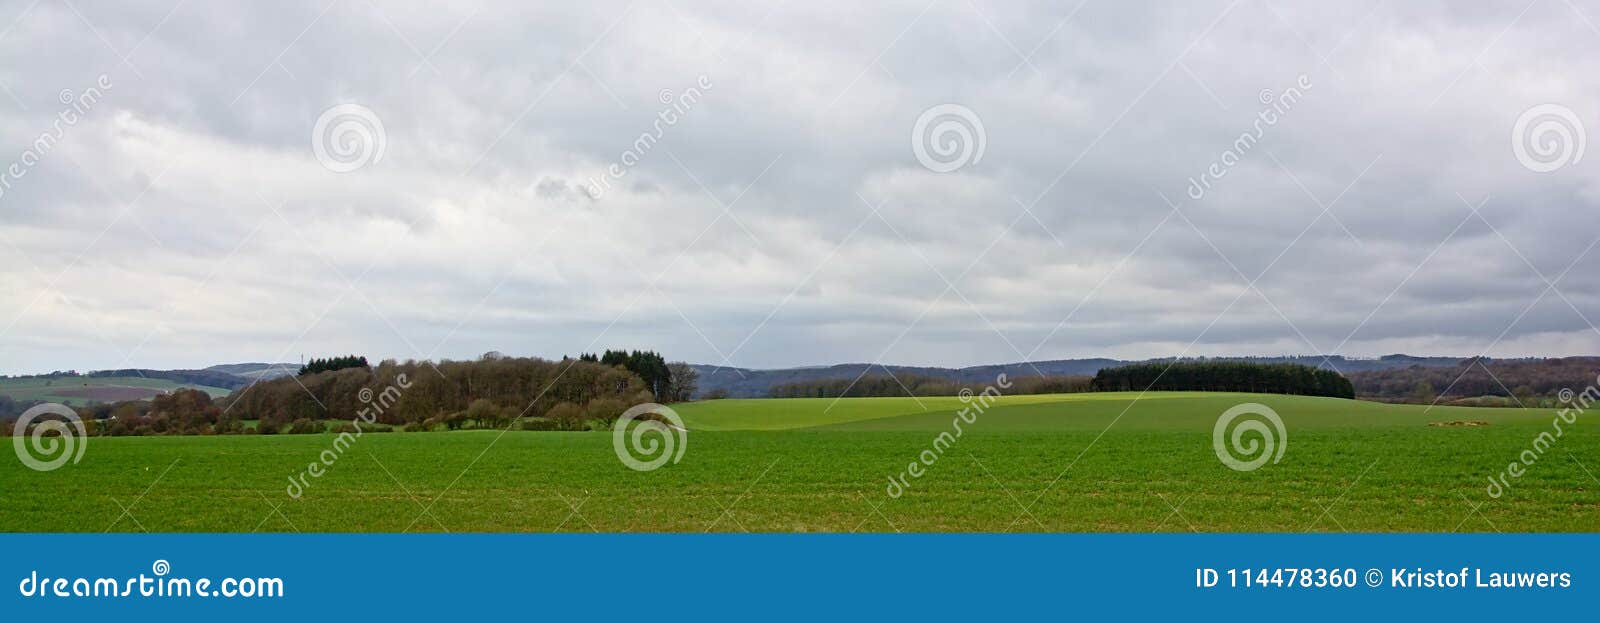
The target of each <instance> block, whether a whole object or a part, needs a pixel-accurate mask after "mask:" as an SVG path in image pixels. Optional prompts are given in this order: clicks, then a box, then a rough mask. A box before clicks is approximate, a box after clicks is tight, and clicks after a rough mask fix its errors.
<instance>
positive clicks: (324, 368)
mask: <svg viewBox="0 0 1600 623" xmlns="http://www.w3.org/2000/svg"><path fill="white" fill-rule="evenodd" d="M366 367H370V366H368V364H367V358H366V357H358V356H356V355H345V356H343V357H329V358H327V359H312V360H311V361H309V362H306V363H305V364H304V365H302V366H300V376H306V375H308V374H316V373H318V372H332V371H335V370H343V369H345V368H366Z"/></svg>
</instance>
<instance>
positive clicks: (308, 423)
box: [284, 418, 327, 435]
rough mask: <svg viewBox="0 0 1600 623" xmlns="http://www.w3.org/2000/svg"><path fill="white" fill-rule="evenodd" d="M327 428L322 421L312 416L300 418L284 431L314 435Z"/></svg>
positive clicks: (292, 433)
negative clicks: (311, 417)
mask: <svg viewBox="0 0 1600 623" xmlns="http://www.w3.org/2000/svg"><path fill="white" fill-rule="evenodd" d="M326 430H327V427H326V426H323V425H322V423H321V422H318V421H316V420H313V419H310V418H300V419H298V420H295V421H294V423H292V424H290V425H289V429H288V430H286V431H284V432H286V433H288V434H290V435H314V434H316V433H320V432H324V431H326Z"/></svg>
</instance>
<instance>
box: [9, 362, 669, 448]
mask: <svg viewBox="0 0 1600 623" xmlns="http://www.w3.org/2000/svg"><path fill="white" fill-rule="evenodd" d="M618 353H620V354H621V356H620V357H619V356H618ZM364 361H365V358H364V357H356V356H350V357H334V358H330V359H313V360H312V361H311V362H310V363H308V364H306V368H307V371H306V373H305V374H303V375H297V376H290V377H281V378H276V379H271V380H262V381H260V382H257V383H254V384H251V385H250V386H248V387H245V388H243V389H240V390H238V391H235V392H234V393H233V394H232V395H230V396H228V397H226V398H222V399H219V400H213V399H212V398H211V396H210V395H209V394H206V393H205V392H202V391H198V390H191V389H180V390H176V391H173V392H170V393H167V394H163V395H160V396H156V397H155V398H154V399H152V400H150V401H127V402H119V403H110V404H95V405H91V406H89V407H84V408H81V409H79V410H78V411H79V414H80V416H81V417H82V418H83V420H84V423H85V426H86V428H87V429H88V430H89V432H90V433H91V434H101V435H162V434H233V433H240V434H279V433H320V432H325V431H330V430H331V431H333V432H339V431H342V430H351V429H353V428H355V427H359V428H360V430H362V431H364V432H384V431H389V430H397V429H402V430H406V431H428V430H455V429H461V428H505V427H508V426H510V425H513V424H515V425H518V426H520V427H521V428H523V429H525V430H597V429H609V427H610V426H611V424H612V422H614V421H615V420H616V418H617V417H619V416H620V415H621V414H622V413H623V412H624V411H626V410H627V409H629V408H631V407H633V406H634V405H637V404H642V403H647V402H674V401H679V400H687V399H688V398H689V397H690V396H692V395H694V393H695V391H696V387H695V384H696V382H697V376H698V375H697V374H696V373H695V372H694V370H693V369H692V368H690V367H689V366H688V364H682V363H667V362H666V361H665V360H664V359H662V358H661V356H660V354H659V353H654V352H649V351H633V352H627V353H624V352H623V351H608V352H607V356H605V357H602V356H580V357H579V358H577V359H573V358H563V359H562V360H561V361H551V360H546V359H540V358H514V357H504V356H500V355H499V354H497V353H491V354H490V355H486V356H484V357H483V358H481V359H478V360H475V361H448V360H447V361H440V362H437V363H435V362H429V361H405V362H399V361H395V360H392V359H391V360H385V361H383V362H380V363H379V364H378V365H377V366H368V365H365V364H364V363H362V362H364ZM602 361H610V362H612V363H602ZM630 365H633V366H635V367H637V368H639V369H641V370H644V371H645V372H646V373H648V374H650V375H651V376H650V379H651V381H650V382H649V383H647V382H646V381H645V379H644V378H642V377H641V375H640V374H639V373H637V372H635V371H634V370H633V369H630V368H629V367H628V366H630ZM313 369H315V371H312V370H313ZM6 406H7V407H8V408H10V407H12V406H14V405H6Z"/></svg>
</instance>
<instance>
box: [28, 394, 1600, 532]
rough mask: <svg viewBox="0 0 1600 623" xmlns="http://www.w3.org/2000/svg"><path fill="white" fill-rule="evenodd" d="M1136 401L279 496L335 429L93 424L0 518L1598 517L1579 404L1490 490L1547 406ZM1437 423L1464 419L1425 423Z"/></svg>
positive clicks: (368, 465)
mask: <svg viewBox="0 0 1600 623" xmlns="http://www.w3.org/2000/svg"><path fill="white" fill-rule="evenodd" d="M1137 396H1138V395H1137V394H1133V393H1101V394H1063V395H1048V396H1007V397H1003V398H1000V399H999V400H998V401H997V402H996V403H995V404H994V405H993V406H992V407H990V408H988V409H987V410H985V411H984V412H983V413H981V414H980V415H978V416H977V417H976V418H975V420H974V421H973V422H972V423H971V424H963V425H962V434H961V435H960V436H959V437H957V438H955V439H954V441H953V443H948V444H946V445H944V446H942V447H941V448H939V449H938V451H937V452H935V453H934V455H933V456H934V460H933V461H932V462H929V463H927V464H926V467H925V473H923V474H922V475H921V476H920V477H911V476H903V473H904V472H906V471H907V469H908V465H909V464H910V463H913V462H918V461H919V457H922V456H926V455H925V454H924V453H925V452H927V451H930V450H933V449H934V448H935V444H934V440H935V438H936V437H937V436H939V435H940V434H941V433H944V432H953V429H952V421H953V420H954V419H955V411H956V410H957V409H960V408H961V407H963V406H964V405H965V403H963V402H961V401H960V400H959V399H957V398H921V399H913V398H856V399H844V400H839V401H837V402H835V401H833V400H829V399H763V400H718V401H708V402H696V403H686V404H680V405H675V406H674V408H675V409H676V410H677V411H678V413H680V414H681V415H682V417H683V419H684V422H685V424H686V426H687V428H688V429H689V431H690V432H689V433H687V440H688V441H687V444H688V445H687V448H686V450H685V452H684V455H683V458H682V460H681V461H680V462H678V463H675V464H668V465H666V466H664V467H662V468H660V469H658V470H655V471H651V472H636V471H633V470H630V469H628V468H627V467H625V466H624V465H623V464H622V463H621V462H620V461H619V460H618V458H617V456H616V454H615V452H614V451H613V447H612V435H611V434H610V433H609V432H597V433H587V432H528V431H520V430H513V431H509V432H503V433H502V432H499V431H460V432H432V433H382V434H377V433H374V434H367V435H363V436H362V437H360V438H359V439H357V440H356V441H355V442H354V443H353V444H352V445H350V446H349V447H348V448H344V449H341V450H338V451H337V453H336V455H335V460H334V462H333V465H332V467H330V468H328V470H327V472H326V473H325V474H324V475H322V476H320V477H309V478H306V479H305V482H306V483H307V484H306V485H305V486H304V487H303V491H301V493H302V495H300V497H298V498H294V497H291V496H290V495H289V494H288V493H287V492H286V489H287V488H288V485H289V482H290V478H291V477H299V476H300V475H301V474H302V473H303V472H305V471H306V469H307V464H308V463H311V462H313V461H317V460H318V456H319V454H321V453H323V452H324V451H328V450H330V449H333V448H334V436H333V435H276V436H256V435H233V436H217V437H200V436H189V437H116V438H111V437H96V438H91V439H90V440H89V441H88V443H89V447H88V448H87V451H86V453H85V456H84V458H83V460H82V462H80V463H78V464H75V465H67V466H65V467H63V468H61V469H58V470H56V471H52V472H35V471H32V470H29V469H27V468H26V467H24V466H23V465H21V464H20V462H18V461H6V462H5V465H4V466H3V467H0V487H3V489H4V491H5V492H6V493H5V495H4V496H0V531H9V532H17V531H41V532H55V531H66V532H77V531H88V532H100V531H107V530H109V531H151V532H161V531H184V532H194V531H199V532H211V531H215V532H251V531H302V532H346V531H349V532H371V531H451V532H466V531H470V532H500V531H532V532H549V531H582V532H587V531H602V532H650V531H693V532H699V531H717V532H742V531H752V532H852V531H872V532H894V531H963V532H964V531H974V532H1006V531H1023V532H1037V531H1049V532H1056V531H1086V532H1102V531H1111V532H1149V531H1168V532H1186V531H1202V532H1216V531H1226V532H1238V531H1247V532H1258V531H1259V532H1299V531H1308V530H1309V531H1329V532H1337V531H1417V532H1451V531H1482V532H1492V531H1501V532H1550V531H1555V532H1593V531H1600V479H1597V478H1596V474H1595V473H1592V470H1594V469H1596V468H1600V426H1597V425H1596V424H1595V423H1594V422H1593V421H1591V420H1590V419H1589V418H1590V417H1591V416H1589V415H1588V414H1580V415H1579V416H1578V420H1577V422H1576V424H1572V425H1564V433H1563V435H1562V436H1561V437H1560V438H1559V439H1557V440H1556V441H1555V442H1554V444H1553V445H1551V446H1549V447H1548V448H1545V449H1544V450H1543V451H1542V452H1540V453H1539V454H1538V455H1537V458H1536V461H1535V463H1534V464H1533V465H1532V466H1530V467H1527V468H1526V473H1525V474H1524V475H1522V476H1521V477H1520V478H1511V479H1510V480H1509V482H1510V486H1509V487H1508V488H1506V489H1505V490H1504V491H1503V495H1501V496H1499V497H1498V498H1493V497H1490V496H1489V495H1488V493H1486V487H1487V485H1488V483H1489V478H1490V477H1491V476H1496V475H1498V474H1500V473H1501V472H1502V471H1503V470H1505V469H1506V467H1507V464H1508V463H1511V462H1513V461H1516V460H1517V459H1518V456H1519V455H1520V454H1521V453H1523V452H1524V451H1525V450H1529V449H1531V448H1533V442H1534V439H1535V437H1536V436H1538V435H1539V434H1540V433H1543V432H1547V431H1553V429H1552V421H1553V420H1554V418H1555V416H1556V413H1555V411H1553V410H1548V409H1528V410H1524V409H1489V408H1465V407H1435V408H1432V409H1428V408H1426V407H1421V406H1409V405H1388V404H1380V403H1372V402H1361V401H1351V400H1341V399H1331V398H1305V397H1292V396H1268V395H1252V394H1215V393H1205V394H1202V393H1182V392H1165V393H1163V392H1152V393H1150V394H1147V395H1144V396H1143V397H1142V398H1139V399H1137V400H1136V399H1135V398H1136V397H1137ZM1242 402H1259V403H1263V404H1266V405H1268V406H1270V407H1271V408H1272V409H1274V410H1275V411H1276V412H1277V413H1278V414H1279V415H1280V416H1281V417H1282V419H1283V421H1284V424H1285V428H1286V430H1287V439H1288V441H1287V446H1286V447H1285V452H1284V454H1283V457H1282V460H1281V461H1280V462H1278V463H1270V462H1269V463H1267V464H1266V465H1264V466H1262V467H1261V468H1259V469H1257V470H1255V471H1249V472H1241V471H1235V470H1233V469H1230V468H1228V467H1227V466H1225V465H1223V464H1222V462H1221V461H1220V460H1219V459H1218V457H1217V455H1216V452H1215V450H1214V449H1213V445H1212V428H1213V425H1214V424H1215V422H1216V421H1217V418H1218V415H1219V414H1221V413H1222V412H1223V411H1225V410H1227V409H1228V408H1229V407H1232V406H1234V405H1237V404H1239V403H1242ZM1451 422H1475V423H1481V424H1480V425H1475V426H1438V425H1430V424H1442V423H1451ZM891 478H897V479H902V482H904V483H906V484H905V485H903V486H902V487H901V489H902V491H901V492H900V494H899V495H898V496H891V495H890V492H889V489H890V488H891V487H890V482H891V480H890V479H891ZM124 509H126V512H124Z"/></svg>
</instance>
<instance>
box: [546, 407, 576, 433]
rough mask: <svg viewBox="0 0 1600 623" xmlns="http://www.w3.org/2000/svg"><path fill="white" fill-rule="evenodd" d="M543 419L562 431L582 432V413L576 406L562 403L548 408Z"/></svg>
mask: <svg viewBox="0 0 1600 623" xmlns="http://www.w3.org/2000/svg"><path fill="white" fill-rule="evenodd" d="M544 415H545V417H547V418H549V419H550V420H551V421H553V422H555V423H556V425H557V426H559V427H561V429H562V430H583V420H584V413H583V409H582V408H579V407H578V405H575V404H572V403H570V402H563V403H561V404H558V405H556V406H554V407H551V408H550V411H549V412H547V413H545V414H544Z"/></svg>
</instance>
